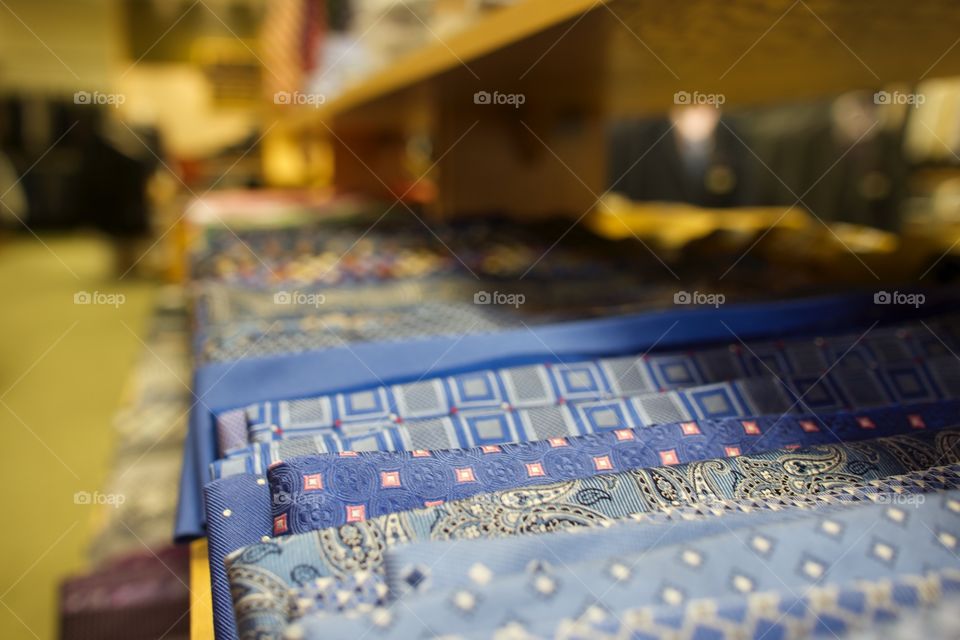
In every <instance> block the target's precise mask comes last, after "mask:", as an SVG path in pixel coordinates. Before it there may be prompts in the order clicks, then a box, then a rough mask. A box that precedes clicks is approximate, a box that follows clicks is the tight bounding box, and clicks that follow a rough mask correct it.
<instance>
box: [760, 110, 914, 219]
mask: <svg viewBox="0 0 960 640" xmlns="http://www.w3.org/2000/svg"><path fill="white" fill-rule="evenodd" d="M882 115H883V114H882V113H881V110H880V106H879V105H877V104H876V103H875V101H874V96H873V93H871V92H850V93H846V94H843V95H841V96H839V97H837V98H836V99H834V100H833V101H832V102H830V103H828V104H825V105H821V106H820V107H819V108H818V115H817V117H816V118H811V119H810V120H809V121H808V122H807V123H806V124H805V125H804V126H801V127H798V128H795V129H793V130H790V131H786V132H783V133H781V134H780V135H779V136H777V138H778V140H777V142H776V145H775V147H774V153H773V157H771V158H769V159H768V164H769V166H770V168H771V172H772V174H771V175H769V176H766V180H767V185H766V191H767V193H766V195H765V196H762V197H761V200H763V203H764V204H784V205H790V204H793V203H794V202H795V201H796V200H797V198H802V200H803V202H802V205H803V206H804V208H806V209H808V210H809V211H811V212H812V213H814V214H815V215H816V216H817V217H818V218H820V219H822V220H824V221H827V222H829V221H836V222H848V223H852V224H861V225H867V226H872V227H877V228H880V229H885V230H891V231H895V230H897V229H898V228H899V226H900V205H901V202H902V200H903V197H904V193H905V188H906V175H907V163H906V159H905V156H904V152H903V129H902V126H896V127H894V126H889V124H888V123H886V122H885V121H884V119H883V117H882ZM781 180H782V181H783V183H785V184H786V185H787V187H784V185H783V184H782V183H781V182H780V181H781Z"/></svg>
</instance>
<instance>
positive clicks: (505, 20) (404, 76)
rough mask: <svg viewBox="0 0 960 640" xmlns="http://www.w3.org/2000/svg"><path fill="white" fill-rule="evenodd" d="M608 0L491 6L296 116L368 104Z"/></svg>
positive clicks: (302, 118) (536, 0)
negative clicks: (454, 30)
mask: <svg viewBox="0 0 960 640" xmlns="http://www.w3.org/2000/svg"><path fill="white" fill-rule="evenodd" d="M606 1H607V0H528V1H526V2H520V3H519V4H516V5H513V6H510V7H506V8H504V9H501V10H499V11H495V12H492V13H491V14H490V15H488V16H485V17H483V18H482V19H480V20H479V21H478V22H477V23H475V24H472V25H470V26H469V27H468V28H466V29H464V30H463V31H461V32H459V33H455V34H452V35H450V36H448V37H444V38H443V40H442V41H439V40H438V41H435V42H434V43H432V44H430V45H428V46H425V47H424V48H422V49H420V50H417V51H414V52H412V53H410V54H407V55H406V56H404V57H403V58H401V59H400V60H398V61H397V62H396V63H394V64H392V65H390V66H389V67H387V68H385V69H381V70H380V71H377V72H375V73H373V74H372V75H371V76H370V77H368V78H366V79H364V80H363V81H361V82H358V83H356V84H354V85H353V86H349V87H348V88H347V89H346V90H345V91H344V92H343V93H342V94H340V95H339V96H337V97H335V98H333V99H332V100H330V101H329V102H327V103H326V104H324V105H322V106H320V107H319V108H308V107H303V108H297V109H296V110H295V111H294V110H292V109H291V110H290V111H293V116H292V121H294V122H297V123H300V124H304V123H308V122H310V121H311V120H314V119H316V118H323V119H332V118H334V117H336V116H337V115H341V114H345V113H347V112H349V111H350V110H352V109H356V108H358V107H360V106H362V105H364V104H367V103H370V102H373V101H375V100H377V99H380V98H383V97H386V96H389V95H390V94H392V93H394V92H397V91H400V90H402V89H405V88H409V87H412V86H415V85H416V84H418V83H420V82H424V81H426V80H428V79H430V78H432V77H435V76H437V75H439V74H441V73H443V72H445V71H449V70H451V69H454V68H457V67H459V66H461V65H463V64H470V62H471V61H474V60H476V59H477V58H479V57H481V56H483V55H487V54H489V53H492V52H495V51H497V50H500V49H503V48H504V47H506V46H508V45H510V44H512V43H515V42H519V41H521V40H523V39H525V38H528V37H530V36H531V35H533V34H535V33H537V32H540V31H543V30H544V29H547V28H549V27H552V26H554V25H557V24H560V23H563V22H565V21H568V20H570V19H576V18H577V17H578V16H580V15H581V14H583V13H584V12H587V11H590V10H591V9H594V8H596V7H597V6H599V5H600V4H603V3H604V2H606Z"/></svg>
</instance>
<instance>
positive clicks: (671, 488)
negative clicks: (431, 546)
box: [226, 429, 960, 632]
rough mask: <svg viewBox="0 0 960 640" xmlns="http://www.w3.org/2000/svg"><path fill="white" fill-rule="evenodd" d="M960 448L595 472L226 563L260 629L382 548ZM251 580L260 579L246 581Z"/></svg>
mask: <svg viewBox="0 0 960 640" xmlns="http://www.w3.org/2000/svg"><path fill="white" fill-rule="evenodd" d="M958 442H960V432H957V431H956V430H949V429H947V430H941V431H938V432H928V431H920V432H917V433H915V434H911V435H910V436H895V437H893V438H883V439H877V440H871V441H864V442H861V443H857V444H855V445H850V446H841V445H823V446H820V447H814V448H811V449H807V450H802V451H779V452H770V453H765V454H758V455H755V456H739V457H736V458H728V459H722V460H709V461H705V462H698V463H691V464H688V465H682V466H680V467H661V468H658V469H650V470H641V471H634V472H631V473H629V474H615V475H608V476H593V477H590V478H586V479H583V480H578V481H572V482H566V483H560V484H555V485H547V486H544V487H535V488H529V489H518V490H512V491H503V492H498V493H493V494H481V495H478V496H474V497H473V498H469V499H467V500H462V501H459V502H451V503H447V504H444V505H441V506H439V507H432V508H427V509H419V510H415V511H406V512H403V513H399V514H392V515H389V516H381V517H379V518H375V519H372V520H367V521H363V522H356V523H351V524H348V525H345V526H343V527H340V528H339V529H338V528H330V529H325V530H321V531H314V532H310V533H307V534H300V535H296V536H290V537H284V538H278V539H276V540H272V541H267V542H263V543H260V544H255V545H252V546H250V547H247V548H246V549H244V550H243V551H238V552H235V553H234V554H232V555H230V556H229V557H228V558H227V560H226V564H227V573H228V576H229V577H230V579H231V588H232V589H233V591H234V593H237V594H244V595H243V596H242V597H240V598H239V599H238V600H237V601H235V602H234V606H235V610H236V613H237V623H238V629H240V630H241V632H243V630H244V629H246V628H255V629H261V628H262V627H263V625H264V620H265V619H267V618H271V617H273V616H275V615H276V613H275V611H276V609H277V608H278V607H279V608H280V609H285V608H286V607H287V599H286V596H284V597H283V598H280V599H278V598H277V597H276V594H277V593H280V592H282V591H283V589H284V586H286V588H289V587H290V586H293V585H292V584H291V580H293V581H303V582H304V584H306V582H307V581H309V580H315V579H317V578H322V577H324V576H334V577H340V576H346V575H349V574H351V573H353V572H355V571H357V570H373V571H382V563H383V558H384V552H385V551H386V550H387V549H388V548H390V547H392V546H395V545H397V544H400V543H405V542H411V541H417V540H431V539H433V540H444V539H456V538H476V537H500V536H509V535H517V534H522V533H542V532H547V531H552V530H557V529H562V528H567V527H574V526H590V525H593V526H597V525H603V524H607V523H610V522H612V521H614V520H616V519H622V518H625V517H629V516H630V515H631V514H635V513H641V512H645V511H650V510H656V509H661V508H663V507H670V506H678V505H681V504H686V503H690V502H698V501H704V500H709V499H711V498H729V497H748V496H769V497H770V498H771V499H772V500H773V499H780V500H784V499H790V498H797V497H802V496H806V495H809V494H815V493H818V492H822V491H825V490H829V489H830V488H835V489H836V488H841V487H842V486H844V485H850V484H853V483H856V482H858V481H860V480H864V479H871V478H880V477H885V476H890V475H895V474H899V473H903V472H906V471H911V470H912V471H916V470H920V469H924V468H928V467H930V466H933V465H935V464H937V463H938V461H942V462H950V463H953V462H956V461H957V460H958V459H960V458H958ZM294 569H296V571H294ZM250 575H255V576H256V579H255V580H247V579H246V578H247V576H250ZM248 602H256V610H254V609H253V608H251V607H248V606H247V603H248ZM270 611H272V612H273V613H269V612H270ZM264 612H267V613H264ZM261 614H263V615H261Z"/></svg>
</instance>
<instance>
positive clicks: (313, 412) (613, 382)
mask: <svg viewBox="0 0 960 640" xmlns="http://www.w3.org/2000/svg"><path fill="white" fill-rule="evenodd" d="M948 326H949V323H948V322H947V321H946V320H940V321H937V322H933V324H931V330H927V329H926V328H924V327H922V325H905V326H903V327H890V328H880V329H874V330H873V331H872V332H869V333H867V334H866V335H865V336H863V335H845V336H837V337H831V338H828V339H824V338H818V339H817V340H816V341H811V340H806V341H801V340H795V341H791V342H788V343H782V342H760V343H757V344H754V345H752V346H751V345H747V346H746V347H743V346H741V345H739V344H737V345H732V346H731V347H723V348H716V349H704V350H699V351H694V352H689V353H669V354H650V355H647V356H643V357H638V356H628V357H622V358H605V359H600V360H596V361H585V362H574V363H568V364H558V365H530V366H526V367H513V368H507V369H499V370H485V371H476V372H471V373H468V374H462V375H458V376H450V377H447V378H434V379H426V380H422V381H419V382H415V383H409V384H400V385H393V386H389V387H380V388H376V389H371V390H364V391H356V392H351V393H340V394H335V395H332V396H320V397H316V398H304V399H299V400H290V401H280V402H265V403H259V404H256V405H251V406H249V407H247V408H246V409H237V410H235V411H237V412H242V413H243V415H244V416H245V418H246V420H247V421H248V424H249V430H250V434H249V438H250V441H251V442H264V441H270V440H280V439H284V438H289V437H299V436H307V435H316V434H331V433H338V432H339V433H341V434H343V435H345V436H351V435H356V434H361V433H364V432H370V431H372V430H374V429H382V428H387V427H391V426H393V427H397V426H398V425H402V424H403V423H409V422H411V421H423V420H429V419H450V420H457V418H458V416H457V414H458V413H462V412H472V411H478V410H483V411H488V412H493V411H502V410H503V408H504V407H511V408H515V409H521V408H526V409H529V408H533V407H549V406H555V405H558V404H564V403H566V402H584V401H590V400H602V399H605V398H610V397H622V396H637V395H642V394H649V393H654V392H662V391H667V390H673V389H683V388H688V387H697V386H703V385H707V384H712V383H719V382H726V381H729V380H734V379H737V378H747V377H754V376H760V377H768V378H769V377H773V376H777V377H780V378H792V379H793V380H794V381H795V383H796V384H795V385H794V386H799V387H801V388H800V389H799V393H800V394H804V393H806V392H807V390H808V388H809V387H810V385H811V383H813V382H814V380H816V379H817V378H818V377H819V376H820V375H821V374H822V373H823V372H824V371H827V370H829V369H830V368H831V367H832V366H833V364H834V363H836V362H839V363H840V366H841V368H842V369H844V370H846V371H847V372H848V374H847V377H848V378H849V377H853V378H859V377H863V374H862V373H861V372H859V371H858V372H857V373H849V372H854V371H857V370H858V369H859V370H865V369H869V368H871V367H878V366H882V367H891V366H895V365H896V366H902V365H905V364H907V365H909V364H913V363H914V361H915V360H916V359H918V358H938V357H942V356H948V355H950V353H949V350H948V347H947V344H949V342H952V340H953V335H952V332H951V331H949V330H948V328H947V327H948ZM931 331H935V332H936V333H935V334H934V333H932V332H931ZM936 336H945V338H943V339H944V340H947V341H948V343H947V344H945V343H942V342H941V341H940V340H939V339H937V337H936ZM858 339H859V341H858ZM902 375H903V374H902V373H901V374H900V375H899V377H900V378H901V379H902V380H903V382H904V383H906V382H907V381H906V380H905V379H903V378H902ZM804 383H806V384H804ZM854 385H855V380H851V381H849V382H847V383H846V384H845V385H841V387H840V389H836V388H832V387H831V386H830V385H829V384H823V385H819V386H820V389H818V390H817V392H818V393H820V394H832V395H836V394H837V393H840V395H841V396H844V391H846V394H845V399H846V400H847V403H848V404H850V405H851V406H853V404H854V403H857V401H858V398H857V393H858V391H859V389H857V387H856V386H854ZM901 386H902V385H901ZM848 387H849V388H848ZM758 391H760V390H759V389H758ZM761 393H762V392H761ZM767 393H769V392H767ZM876 393H877V392H876V391H873V394H876ZM863 400H866V398H864V399H863ZM863 400H860V401H859V402H858V404H860V405H863V404H864V402H863ZM809 401H810V402H813V401H814V400H813V399H812V398H811V399H810V400H809ZM755 402H762V400H759V399H758V400H756V401H755ZM728 406H729V403H728ZM775 410H776V409H770V408H763V407H762V405H761V406H759V407H757V408H754V409H753V410H752V411H750V413H772V412H773V411H775ZM694 415H697V414H694ZM651 417H654V416H651ZM683 417H684V416H676V417H675V418H674V419H678V420H679V419H682V418H683ZM687 417H690V416H687ZM701 417H702V414H701ZM656 421H657V422H669V421H671V420H670V418H662V419H659V420H656ZM459 422H462V420H461V421H459ZM500 441H501V442H503V441H505V440H500ZM472 444H473V443H469V442H467V443H465V442H463V441H459V442H458V444H456V446H472ZM451 446H453V445H451ZM409 447H410V448H425V447H422V446H421V445H420V444H417V443H415V442H414V443H411V444H409ZM222 451H223V452H224V453H226V450H222Z"/></svg>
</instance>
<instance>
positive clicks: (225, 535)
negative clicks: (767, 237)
mask: <svg viewBox="0 0 960 640" xmlns="http://www.w3.org/2000/svg"><path fill="white" fill-rule="evenodd" d="M943 408H944V407H938V406H934V405H931V406H926V407H924V406H918V407H914V408H911V407H906V408H902V409H888V410H883V411H868V412H865V414H864V415H861V416H859V417H860V418H861V419H862V420H857V419H856V418H855V417H853V418H852V417H851V416H849V415H839V416H829V415H826V416H822V417H814V416H808V417H807V418H806V419H805V418H800V419H796V420H795V419H794V418H792V417H787V418H784V420H786V421H792V422H791V423H792V424H794V431H795V432H796V429H797V427H798V426H799V429H800V430H801V431H804V435H803V438H804V439H807V438H810V437H816V436H814V435H813V434H814V433H816V432H813V431H810V426H809V424H807V426H806V427H804V426H803V425H804V423H805V422H809V421H811V420H812V421H816V424H819V425H822V426H823V431H821V432H820V433H821V434H825V433H830V431H829V430H836V429H841V430H845V431H849V430H850V429H852V430H853V431H854V432H859V434H860V435H859V436H857V437H863V435H866V434H873V433H876V432H877V431H878V430H879V431H880V432H882V433H888V432H891V430H892V431H897V430H902V429H904V428H907V426H908V425H909V426H910V428H911V429H912V428H913V427H915V426H919V425H920V424H921V423H922V424H923V425H927V424H928V423H929V424H930V425H932V427H931V428H935V427H937V426H941V425H942V424H945V422H944V421H945V420H946V421H949V419H950V417H951V416H952V415H953V413H952V412H951V410H949V409H947V410H945V411H944V410H942V409H943ZM911 415H919V416H920V420H919V421H918V420H917V419H916V418H913V422H912V423H911V418H910V416H911ZM843 424H846V425H847V427H843V426H842V425H843ZM864 426H867V427H872V428H867V429H864V428H863V427H864ZM673 427H674V432H676V428H677V427H679V428H680V433H683V430H684V428H686V430H687V431H688V432H690V433H688V434H687V435H684V436H683V438H694V439H695V440H698V439H699V438H697V437H696V434H693V433H692V431H691V429H690V427H689V425H688V426H687V427H683V426H682V425H673ZM733 427H734V429H735V432H736V431H743V425H742V424H736V423H733ZM751 431H756V430H754V429H753V428H752V427H751ZM643 435H648V434H647V432H644V434H643ZM746 436H747V434H746V432H744V437H746ZM603 437H604V438H605V439H606V440H607V441H612V442H614V443H615V444H616V445H618V446H619V447H620V449H621V450H623V451H629V450H630V448H631V447H632V446H634V445H636V444H637V443H636V442H633V441H629V440H618V439H617V436H616V434H615V433H607V434H603ZM773 437H774V438H777V437H779V436H777V434H776V433H774V434H773ZM748 439H751V440H754V441H755V442H754V445H753V446H756V445H758V444H759V445H762V443H763V440H760V439H758V436H757V435H750V436H749V438H748ZM290 442H294V441H290ZM274 444H285V443H274ZM538 446H542V443H541V445H538ZM767 446H769V445H767ZM690 453H695V451H691V452H690ZM683 455H684V456H686V455H687V453H684V454H683ZM659 458H660V456H659V453H658V454H657V456H656V458H655V461H654V462H653V464H655V465H658V464H659ZM588 464H591V465H592V464H593V463H592V462H590V463H588ZM206 502H207V514H208V522H209V523H210V524H209V536H208V537H209V549H210V566H211V571H212V573H213V589H214V601H215V603H221V604H220V605H218V606H219V608H220V610H227V611H229V606H230V600H229V593H228V592H227V588H226V576H225V574H224V569H223V560H224V557H225V556H226V555H227V554H228V553H230V552H232V551H234V550H236V549H239V548H240V547H243V546H245V545H249V544H253V543H255V542H258V541H260V540H261V539H262V538H265V539H269V536H270V535H272V534H273V531H274V521H273V514H271V507H270V505H271V498H270V494H269V491H268V489H267V481H266V479H265V478H262V477H258V476H254V475H248V474H243V475H237V476H233V477H230V478H227V479H225V480H219V481H215V482H213V483H211V484H209V485H208V486H207V488H206ZM661 506H665V505H661ZM217 623H218V625H232V615H230V614H225V615H218V616H217Z"/></svg>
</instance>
